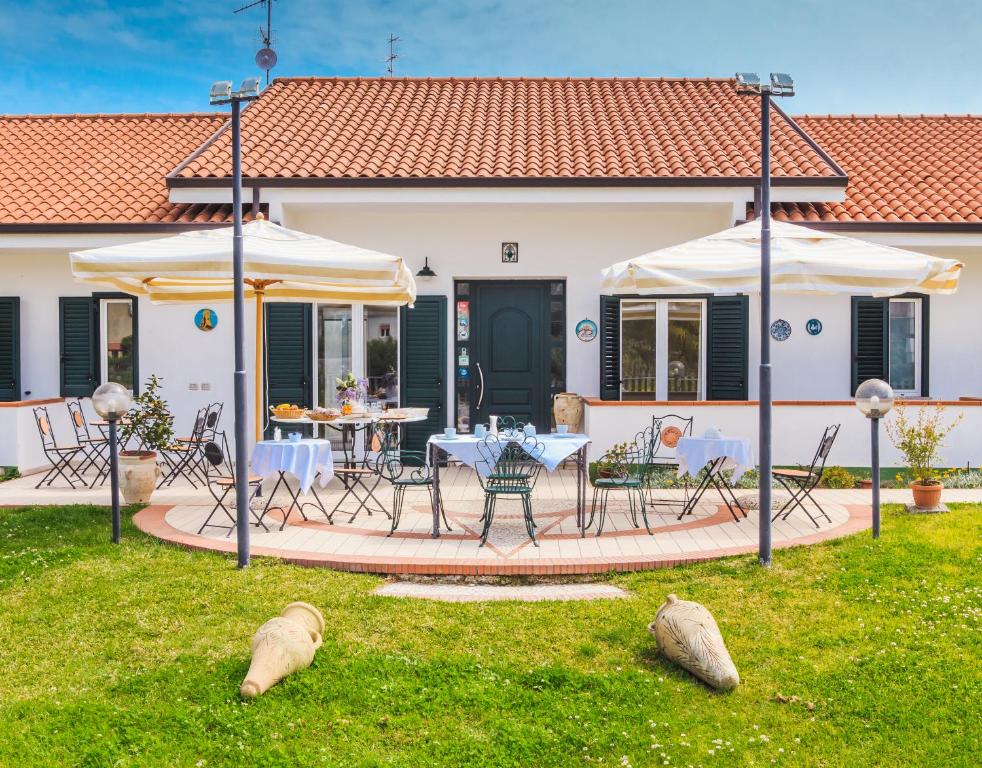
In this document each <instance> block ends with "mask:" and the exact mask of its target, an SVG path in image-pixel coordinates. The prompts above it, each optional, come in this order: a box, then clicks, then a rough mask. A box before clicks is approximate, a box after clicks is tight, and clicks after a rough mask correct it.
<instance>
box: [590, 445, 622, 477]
mask: <svg viewBox="0 0 982 768" xmlns="http://www.w3.org/2000/svg"><path fill="white" fill-rule="evenodd" d="M626 469H627V443H616V444H615V445H614V446H613V447H612V448H611V449H610V450H609V451H607V453H605V454H604V455H603V456H602V457H601V458H600V460H599V461H597V477H621V476H622V475H623V474H624V473H625V470H626Z"/></svg>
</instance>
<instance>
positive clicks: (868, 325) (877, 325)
mask: <svg viewBox="0 0 982 768" xmlns="http://www.w3.org/2000/svg"><path fill="white" fill-rule="evenodd" d="M889 312H890V302H889V299H873V298H869V297H865V296H853V297H852V384H851V389H850V392H851V393H852V394H856V387H858V386H859V385H860V384H862V383H863V382H864V381H866V379H883V380H884V381H888V380H889V377H890V362H889V354H890V349H889V346H890V345H889V333H890V322H889Z"/></svg>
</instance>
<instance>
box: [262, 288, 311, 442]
mask: <svg viewBox="0 0 982 768" xmlns="http://www.w3.org/2000/svg"><path fill="white" fill-rule="evenodd" d="M312 307H313V305H312V304H293V303H287V302H270V303H268V304H267V305H266V307H265V309H266V403H267V404H271V405H278V404H280V403H295V404H296V405H299V406H302V407H304V408H310V407H312V406H313V391H312V386H311V380H312V377H313V353H312V346H311V322H312V320H311V313H312V312H313V309H312ZM271 429H272V427H270V430H267V431H271Z"/></svg>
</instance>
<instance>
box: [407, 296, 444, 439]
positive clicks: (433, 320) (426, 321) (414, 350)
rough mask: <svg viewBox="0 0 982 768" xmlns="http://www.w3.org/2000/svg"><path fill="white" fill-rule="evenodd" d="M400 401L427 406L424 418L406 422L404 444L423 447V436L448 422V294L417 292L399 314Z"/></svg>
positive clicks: (411, 406)
mask: <svg viewBox="0 0 982 768" xmlns="http://www.w3.org/2000/svg"><path fill="white" fill-rule="evenodd" d="M399 322H400V329H399V340H400V349H399V361H400V372H399V379H400V389H401V397H400V401H401V403H402V405H403V407H407V408H429V410H430V414H429V418H428V419H426V421H420V422H414V423H412V424H406V425H405V447H406V449H408V450H412V451H422V450H424V449H425V447H426V440H427V439H428V438H429V436H430V435H432V434H433V433H435V432H440V431H442V430H443V428H444V427H445V426H446V425H447V408H446V396H447V387H446V382H447V297H446V296H417V297H416V303H415V305H414V306H413V307H402V309H401V310H400V314H399Z"/></svg>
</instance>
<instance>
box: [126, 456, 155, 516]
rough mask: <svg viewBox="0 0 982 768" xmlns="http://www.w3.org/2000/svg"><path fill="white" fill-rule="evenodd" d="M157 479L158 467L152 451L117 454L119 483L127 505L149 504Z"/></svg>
mask: <svg viewBox="0 0 982 768" xmlns="http://www.w3.org/2000/svg"><path fill="white" fill-rule="evenodd" d="M159 478H160V467H158V466H157V454H156V453H154V452H153V451H123V452H122V453H120V454H119V482H120V487H121V488H122V490H123V498H124V499H125V500H126V503H127V504H149V503H150V496H151V495H152V494H153V490H154V488H155V487H156V486H157V480H158V479H159Z"/></svg>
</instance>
